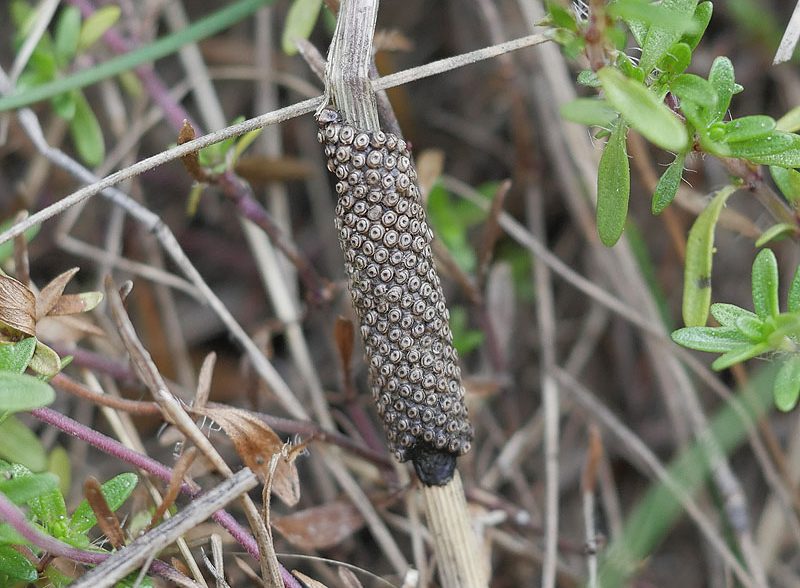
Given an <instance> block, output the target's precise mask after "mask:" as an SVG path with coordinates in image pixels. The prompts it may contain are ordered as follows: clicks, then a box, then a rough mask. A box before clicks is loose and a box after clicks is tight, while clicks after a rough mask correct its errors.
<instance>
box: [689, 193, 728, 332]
mask: <svg viewBox="0 0 800 588" xmlns="http://www.w3.org/2000/svg"><path fill="white" fill-rule="evenodd" d="M736 190H737V188H736V187H735V186H725V187H724V188H722V189H721V190H720V191H719V192H717V193H716V195H715V196H714V199H713V200H712V201H711V203H710V204H709V205H708V206H707V207H706V209H705V210H704V211H703V212H701V213H700V215H699V216H698V217H697V219H696V220H695V221H694V224H693V225H692V228H691V230H690V231H689V237H688V239H687V242H686V262H685V264H684V274H683V322H684V323H686V326H689V327H700V326H703V325H705V324H706V320H707V319H708V309H709V306H710V305H711V265H712V257H713V253H714V229H715V228H716V226H717V219H719V214H720V212H721V211H722V207H723V206H725V202H727V200H728V198H729V197H730V196H731V194H733V193H734V192H735V191H736Z"/></svg>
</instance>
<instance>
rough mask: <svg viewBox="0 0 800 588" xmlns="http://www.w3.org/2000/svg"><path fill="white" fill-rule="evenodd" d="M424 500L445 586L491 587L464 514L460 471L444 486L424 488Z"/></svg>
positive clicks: (455, 587) (473, 534)
mask: <svg viewBox="0 0 800 588" xmlns="http://www.w3.org/2000/svg"><path fill="white" fill-rule="evenodd" d="M422 498H423V500H424V501H425V510H426V514H427V518H428V526H429V528H430V532H431V541H432V542H433V545H434V551H435V552H436V562H437V564H438V566H439V577H440V579H441V582H442V586H445V587H446V588H449V587H452V588H467V587H472V586H487V585H488V576H489V574H488V572H489V571H488V570H487V569H485V567H484V557H483V554H482V553H481V552H480V551H479V550H477V549H476V540H475V532H474V531H473V530H472V528H471V526H470V524H469V517H468V516H466V512H465V511H464V506H465V504H464V488H463V487H462V485H461V475H460V474H459V473H458V470H456V471H455V474H454V475H453V479H452V480H451V481H450V483H448V484H446V485H444V486H425V485H424V484H423V485H422Z"/></svg>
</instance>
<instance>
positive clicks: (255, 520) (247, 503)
mask: <svg viewBox="0 0 800 588" xmlns="http://www.w3.org/2000/svg"><path fill="white" fill-rule="evenodd" d="M106 299H107V301H108V306H109V308H110V309H111V314H112V316H113V317H114V321H115V322H116V324H117V329H118V331H119V335H120V337H121V339H122V341H123V343H124V345H125V347H126V349H127V351H128V353H130V356H131V363H132V364H133V366H134V368H135V369H136V372H137V373H138V374H139V377H140V378H141V379H142V381H143V382H144V384H145V385H146V386H147V388H148V389H149V390H150V393H151V394H152V395H153V397H154V398H155V400H156V402H158V404H159V406H160V407H161V410H162V412H163V414H164V417H165V418H166V419H167V420H168V421H170V422H171V423H172V424H174V425H175V426H176V427H177V428H178V430H180V432H181V433H183V434H184V435H185V436H186V437H187V439H190V440H191V441H192V443H194V445H195V446H197V449H198V450H200V451H202V452H203V455H205V457H206V458H207V459H208V460H209V461H210V462H211V463H212V465H213V466H214V467H215V468H216V469H217V470H218V471H219V472H220V473H221V474H222V475H224V476H226V477H231V476H232V475H233V471H232V470H231V468H230V466H228V464H227V463H226V462H225V460H224V459H223V458H222V456H221V455H220V454H219V453H218V452H217V450H216V449H215V448H214V446H213V445H212V443H211V441H210V440H209V439H208V438H207V437H206V436H205V435H204V434H203V432H202V431H200V429H199V428H198V427H197V425H196V424H195V422H194V420H193V419H192V417H191V416H189V414H188V413H187V412H186V410H185V409H184V408H183V406H182V405H181V403H180V402H179V401H178V399H177V398H175V396H174V395H173V394H172V393H171V392H170V391H169V389H168V388H167V385H166V382H164V379H163V378H162V377H161V374H160V373H159V372H158V369H157V368H156V366H155V364H154V363H153V360H152V359H151V357H150V354H149V353H148V352H147V350H145V348H144V346H143V345H142V343H141V341H139V338H138V336H137V335H136V331H135V330H134V328H133V324H132V323H131V321H130V318H129V317H128V314H127V313H126V312H125V308H124V306H123V305H122V299H121V298H120V296H119V292H118V291H117V289H116V287H115V286H114V283H113V281H112V280H111V278H110V277H109V278H106ZM241 503H242V507H243V509H244V512H245V516H246V517H247V520H248V522H249V523H250V527H251V528H252V529H253V533H254V535H255V536H256V540H257V541H258V544H259V547H258V550H259V553H261V554H262V557H261V558H259V563H260V564H261V575H262V577H263V578H267V577H269V576H270V575H271V571H270V569H269V567H268V561H267V559H266V558H265V557H263V554H264V553H266V552H267V549H268V546H267V542H268V532H267V529H266V527H265V526H264V521H263V520H262V519H261V517H260V515H259V513H258V509H257V508H256V506H255V504H254V503H253V501H252V500H251V499H250V497H249V496H247V495H243V496H242V497H241Z"/></svg>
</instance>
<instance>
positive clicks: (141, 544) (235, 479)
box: [72, 468, 258, 588]
mask: <svg viewBox="0 0 800 588" xmlns="http://www.w3.org/2000/svg"><path fill="white" fill-rule="evenodd" d="M257 485H258V478H257V477H256V475H255V474H254V473H253V472H252V471H250V470H249V469H248V468H244V469H243V470H240V471H239V472H237V473H236V474H234V475H233V476H231V477H230V478H228V479H227V480H225V481H224V482H221V483H220V484H219V485H218V486H217V487H216V488H214V489H213V490H210V491H209V492H207V493H206V494H204V495H203V496H202V497H200V498H197V499H195V500H193V501H192V502H191V503H189V504H188V505H187V506H185V507H184V508H183V509H181V511H180V512H179V513H177V514H176V515H174V516H173V517H172V518H171V519H169V520H168V521H166V522H164V523H162V524H161V525H159V526H158V527H156V528H155V529H153V530H151V531H149V532H148V533H145V534H144V535H142V536H141V537H139V538H137V539H136V540H135V541H133V542H132V543H130V544H129V545H127V546H125V547H124V548H122V549H120V550H119V551H117V552H115V553H114V554H113V555H111V556H110V557H108V558H107V559H106V560H105V562H103V563H101V564H100V565H98V566H97V567H95V568H94V569H92V570H90V571H89V572H87V573H86V574H85V575H83V576H82V577H81V578H80V579H79V580H78V581H77V582H74V583H73V584H72V586H74V587H75V588H107V587H110V586H114V584H115V583H116V582H118V581H119V580H121V579H122V578H124V577H125V576H127V575H128V574H129V573H131V572H132V571H134V570H135V569H137V568H138V567H140V566H141V565H142V564H144V563H145V562H146V561H147V560H148V559H149V558H151V557H154V556H155V555H157V554H158V553H159V552H160V551H161V550H163V549H164V548H165V547H167V546H168V545H170V544H171V543H173V542H174V541H175V539H177V538H178V537H180V536H181V535H183V534H184V533H186V532H187V531H189V530H191V529H192V528H193V527H195V526H197V525H198V524H200V523H201V522H203V521H204V520H206V519H207V518H208V517H209V516H211V513H213V512H215V511H217V510H219V509H220V508H222V507H223V506H225V505H226V504H228V503H229V502H231V501H233V500H235V499H236V498H237V497H239V496H242V495H244V494H245V493H246V492H247V491H248V490H250V489H252V488H254V487H255V486H257Z"/></svg>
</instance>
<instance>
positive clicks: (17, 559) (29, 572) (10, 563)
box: [0, 545, 39, 582]
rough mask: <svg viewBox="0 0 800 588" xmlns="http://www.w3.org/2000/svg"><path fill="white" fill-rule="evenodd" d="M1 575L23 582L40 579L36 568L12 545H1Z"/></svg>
mask: <svg viewBox="0 0 800 588" xmlns="http://www.w3.org/2000/svg"><path fill="white" fill-rule="evenodd" d="M0 574H5V575H6V576H8V577H9V578H11V579H13V580H21V581H23V582H34V581H36V579H37V578H38V577H39V573H38V572H37V571H36V566H34V565H33V564H32V563H31V561H30V560H29V559H28V558H27V557H25V556H24V555H22V554H21V553H20V552H19V551H17V550H16V549H14V548H13V547H11V546H10V545H0Z"/></svg>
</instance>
